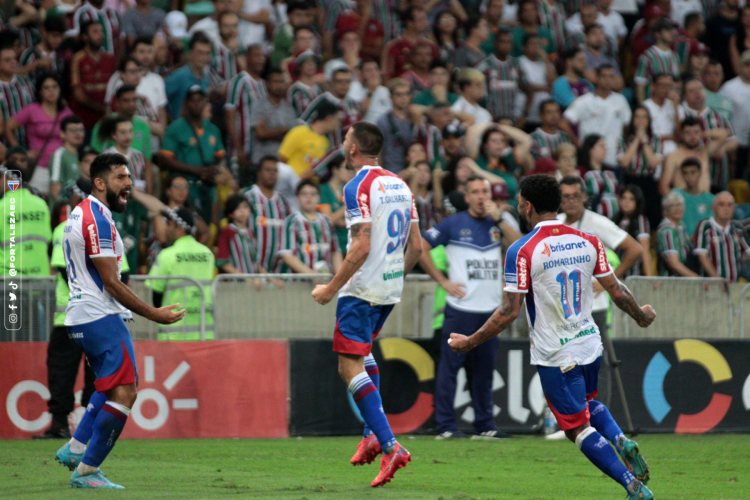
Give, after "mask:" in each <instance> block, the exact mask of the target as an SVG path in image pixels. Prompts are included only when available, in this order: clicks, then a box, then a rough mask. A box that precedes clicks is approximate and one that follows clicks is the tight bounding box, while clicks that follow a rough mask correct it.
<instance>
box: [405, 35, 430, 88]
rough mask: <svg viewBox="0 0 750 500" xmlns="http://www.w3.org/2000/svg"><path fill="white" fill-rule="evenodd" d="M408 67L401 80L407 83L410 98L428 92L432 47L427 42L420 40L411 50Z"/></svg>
mask: <svg viewBox="0 0 750 500" xmlns="http://www.w3.org/2000/svg"><path fill="white" fill-rule="evenodd" d="M409 60H410V63H411V64H410V65H409V69H407V70H406V71H405V72H404V73H403V74H402V75H401V78H403V79H404V80H406V81H407V82H409V86H410V87H411V93H412V96H415V97H416V96H417V94H419V93H421V92H423V91H425V90H428V89H429V88H430V85H431V81H430V68H431V67H432V62H433V54H432V45H430V44H429V43H428V42H427V41H424V40H420V41H419V42H417V43H416V44H414V47H412V49H411V55H410V59H409Z"/></svg>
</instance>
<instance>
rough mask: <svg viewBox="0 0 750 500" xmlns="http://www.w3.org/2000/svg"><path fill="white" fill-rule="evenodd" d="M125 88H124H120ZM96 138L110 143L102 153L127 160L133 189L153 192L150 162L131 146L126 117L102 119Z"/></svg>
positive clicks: (131, 132)
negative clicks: (119, 155) (115, 155)
mask: <svg viewBox="0 0 750 500" xmlns="http://www.w3.org/2000/svg"><path fill="white" fill-rule="evenodd" d="M121 88H125V87H121ZM98 125H100V126H99V129H98V137H99V140H100V141H101V142H105V141H111V142H112V146H111V147H109V148H107V149H105V150H104V151H102V153H119V154H121V155H123V156H124V157H125V158H126V159H127V160H128V168H129V169H130V175H131V177H132V180H133V187H134V188H135V189H140V190H141V191H145V192H147V193H152V192H153V171H152V169H151V160H147V159H146V158H145V157H144V156H143V153H141V152H140V151H138V150H137V149H135V148H132V147H131V145H132V144H133V135H134V133H133V122H131V121H130V119H129V118H128V117H127V116H123V115H114V116H108V117H107V118H104V120H103V121H102V122H101V123H100V124H98Z"/></svg>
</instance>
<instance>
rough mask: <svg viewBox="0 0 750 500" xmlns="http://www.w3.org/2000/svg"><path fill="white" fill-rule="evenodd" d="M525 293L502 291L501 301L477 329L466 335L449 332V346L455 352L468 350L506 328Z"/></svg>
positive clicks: (519, 306) (515, 314) (518, 311)
mask: <svg viewBox="0 0 750 500" xmlns="http://www.w3.org/2000/svg"><path fill="white" fill-rule="evenodd" d="M525 295H526V294H524V293H514V292H508V291H506V292H504V293H503V303H502V304H501V305H500V307H498V308H497V309H496V310H495V312H494V313H492V316H490V319H488V320H487V322H486V323H485V324H484V325H483V326H482V327H481V328H480V329H479V330H477V331H476V332H474V333H473V334H472V335H470V336H468V337H467V336H466V335H461V334H459V333H451V338H450V340H449V341H448V343H449V344H450V346H451V348H452V349H453V350H454V351H455V352H457V353H462V352H469V351H470V350H472V349H474V348H475V347H476V346H478V345H479V344H482V343H484V342H486V341H488V340H490V339H491V338H493V337H495V336H496V335H498V334H499V333H500V332H502V331H503V330H505V329H506V328H508V327H509V326H510V324H511V323H513V321H515V319H516V318H517V317H518V315H519V314H520V312H521V305H523V299H524V298H525Z"/></svg>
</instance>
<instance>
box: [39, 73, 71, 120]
mask: <svg viewBox="0 0 750 500" xmlns="http://www.w3.org/2000/svg"><path fill="white" fill-rule="evenodd" d="M47 80H53V81H54V82H55V83H57V86H58V87H59V88H60V95H59V96H57V103H55V104H56V106H57V110H58V111H62V110H64V109H65V97H64V95H63V90H62V84H61V83H60V78H58V76H57V75H56V74H54V73H49V72H46V71H45V72H43V73H40V74H39V75H37V77H36V81H35V82H34V88H35V89H36V102H42V86H43V85H44V82H46V81H47Z"/></svg>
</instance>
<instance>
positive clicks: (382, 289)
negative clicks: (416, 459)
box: [312, 122, 422, 487]
mask: <svg viewBox="0 0 750 500" xmlns="http://www.w3.org/2000/svg"><path fill="white" fill-rule="evenodd" d="M383 142H384V139H383V133H382V132H381V131H380V129H379V128H378V127H376V126H375V125H373V124H371V123H367V122H357V123H355V124H354V125H352V126H351V128H350V129H349V131H348V132H347V134H346V138H345V139H344V155H345V157H346V167H347V168H349V169H351V170H354V172H355V175H354V178H353V179H352V180H351V181H349V183H347V185H346V186H344V204H345V206H346V226H347V228H348V229H349V250H348V252H347V254H346V259H345V260H344V262H343V264H342V265H341V266H340V267H339V269H338V272H337V273H336V276H334V277H333V279H332V280H331V281H330V282H329V283H328V284H326V285H318V286H316V287H315V289H314V290H313V292H312V295H313V298H314V299H315V300H316V301H317V302H318V303H319V304H321V305H325V304H327V303H328V302H330V301H331V300H332V299H333V297H334V296H335V295H336V293H338V294H339V300H338V304H337V305H336V329H335V330H334V336H333V350H334V351H335V352H337V353H338V355H339V375H341V378H342V379H343V380H344V382H345V383H346V385H347V386H348V387H349V392H351V394H352V397H353V398H354V402H355V403H356V404H357V408H359V411H360V413H361V414H362V418H363V419H364V421H365V431H364V437H363V439H362V441H361V442H360V444H359V446H357V452H356V453H355V454H354V456H353V457H352V459H351V460H350V462H351V464H352V465H364V464H369V463H371V462H372V461H373V460H375V458H376V457H377V456H378V455H379V454H380V453H381V452H382V453H383V457H382V459H381V460H380V473H379V474H378V476H377V477H376V478H375V479H374V480H373V481H372V483H371V485H372V486H373V487H375V486H382V485H384V484H385V483H387V482H389V481H390V480H391V479H393V476H394V474H395V473H396V471H397V470H398V469H400V468H402V467H405V466H406V465H407V463H408V462H410V461H411V455H410V454H409V452H408V451H407V450H406V448H404V447H403V446H401V445H400V444H399V443H398V442H397V441H396V438H395V437H394V436H393V431H392V430H391V426H390V425H389V424H388V419H387V418H386V416H385V412H384V411H383V401H382V400H381V398H380V391H379V390H378V388H379V385H380V371H379V370H378V365H377V364H376V363H375V358H373V356H372V341H373V339H375V337H377V336H378V333H380V330H381V329H382V328H383V324H384V323H385V320H386V318H387V317H388V314H390V312H391V311H392V310H393V306H394V305H395V304H396V303H398V302H399V301H400V300H401V291H402V290H403V287H404V276H405V275H406V274H407V273H408V272H409V271H411V270H412V268H413V267H414V265H415V264H416V263H417V261H418V260H419V256H420V254H421V253H422V238H421V236H420V234H419V217H418V216H417V209H416V206H415V204H414V196H413V195H412V193H411V191H410V190H409V186H408V185H407V184H406V182H404V181H403V180H402V179H401V178H400V177H398V176H396V175H395V174H392V173H390V172H389V171H387V170H385V169H384V168H382V167H379V166H378V164H377V162H378V156H379V155H380V152H381V150H382V149H383ZM407 242H408V245H407Z"/></svg>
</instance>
